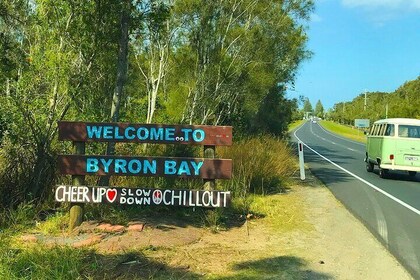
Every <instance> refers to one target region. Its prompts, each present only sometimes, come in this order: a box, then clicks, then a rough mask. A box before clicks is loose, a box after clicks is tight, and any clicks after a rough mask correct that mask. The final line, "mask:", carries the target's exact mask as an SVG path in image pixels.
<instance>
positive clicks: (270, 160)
mask: <svg viewBox="0 0 420 280" xmlns="http://www.w3.org/2000/svg"><path fill="white" fill-rule="evenodd" d="M217 153H218V155H220V156H221V157H222V158H231V159H232V160H233V175H232V179H231V180H227V181H225V182H224V184H225V185H224V187H225V188H226V187H227V188H228V189H229V190H230V191H232V192H233V194H234V195H235V196H236V197H242V198H245V197H247V196H248V195H249V194H251V193H252V194H269V193H276V192H281V191H283V190H284V187H285V183H286V181H287V180H288V178H289V177H290V176H291V175H292V174H293V172H294V170H295V169H296V163H295V159H294V158H293V154H292V151H291V149H290V147H289V146H288V145H287V143H286V142H285V141H283V140H280V139H277V138H274V137H272V136H268V135H264V136H258V137H251V138H245V139H242V140H240V141H237V142H236V143H234V144H233V146H231V147H226V148H218V150H217Z"/></svg>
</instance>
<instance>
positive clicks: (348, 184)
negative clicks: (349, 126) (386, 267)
mask: <svg viewBox="0 0 420 280" xmlns="http://www.w3.org/2000/svg"><path fill="white" fill-rule="evenodd" d="M292 134H293V135H292V137H293V138H294V140H299V139H300V140H301V141H302V142H304V143H305V148H304V154H305V156H304V157H305V163H306V164H307V165H308V166H309V168H310V169H311V171H312V173H313V174H314V175H316V176H317V177H318V178H319V179H320V180H321V181H322V182H323V183H324V184H326V185H327V186H328V188H329V189H330V190H331V191H332V193H333V194H334V195H335V196H336V197H337V199H339V200H340V201H341V202H342V203H343V204H344V205H345V206H346V207H347V208H348V209H349V210H350V211H351V212H352V213H353V214H354V215H355V216H357V217H358V218H359V219H360V220H361V221H362V222H363V223H364V224H365V226H366V227H367V228H368V229H369V230H370V231H371V232H372V233H373V234H374V235H375V236H377V238H378V239H379V240H380V241H381V242H382V243H383V244H384V246H385V247H386V248H388V249H389V251H390V252H391V253H392V254H393V255H394V256H395V257H396V258H397V259H398V260H399V261H400V262H401V263H402V264H403V265H404V266H405V267H406V269H407V270H408V271H409V272H410V273H411V274H412V276H413V277H414V278H416V279H420V262H419V261H420V175H419V174H417V176H416V177H414V178H412V177H410V176H409V175H408V174H405V173H403V172H398V173H394V174H392V175H391V178H389V179H381V178H379V176H378V170H377V168H375V171H374V173H368V172H366V170H365V163H364V161H363V159H364V156H365V145H364V144H361V143H357V142H354V141H351V140H348V139H345V138H342V137H340V136H337V135H335V134H332V133H330V132H328V131H326V130H324V129H323V128H322V127H321V126H320V125H319V124H318V123H312V122H306V123H305V124H304V125H303V126H301V127H300V128H298V129H297V130H296V131H295V132H294V133H292ZM345 253H346V252H343V254H345ZM363 261H367V262H368V261H369V260H363Z"/></svg>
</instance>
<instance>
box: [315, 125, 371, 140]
mask: <svg viewBox="0 0 420 280" xmlns="http://www.w3.org/2000/svg"><path fill="white" fill-rule="evenodd" d="M319 124H320V125H321V126H322V127H323V128H325V129H326V130H329V131H331V132H333V133H336V134H338V135H341V136H343V137H346V138H349V139H352V140H354V141H357V142H360V143H366V136H365V135H364V134H363V131H361V130H358V129H355V128H352V127H349V126H345V125H342V124H338V123H335V122H332V121H320V122H319Z"/></svg>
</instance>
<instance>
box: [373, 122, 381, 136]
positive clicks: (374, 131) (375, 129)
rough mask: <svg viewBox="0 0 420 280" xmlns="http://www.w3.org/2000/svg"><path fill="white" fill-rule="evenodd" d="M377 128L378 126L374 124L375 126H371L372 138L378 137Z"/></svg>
mask: <svg viewBox="0 0 420 280" xmlns="http://www.w3.org/2000/svg"><path fill="white" fill-rule="evenodd" d="M378 127H379V125H378V124H375V125H374V126H373V133H372V135H373V136H376V135H378Z"/></svg>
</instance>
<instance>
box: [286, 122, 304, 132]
mask: <svg viewBox="0 0 420 280" xmlns="http://www.w3.org/2000/svg"><path fill="white" fill-rule="evenodd" d="M305 121H306V120H297V121H294V122H292V123H291V124H289V131H292V130H294V129H296V128H297V127H299V126H300V125H302V124H303V123H304V122H305Z"/></svg>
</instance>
